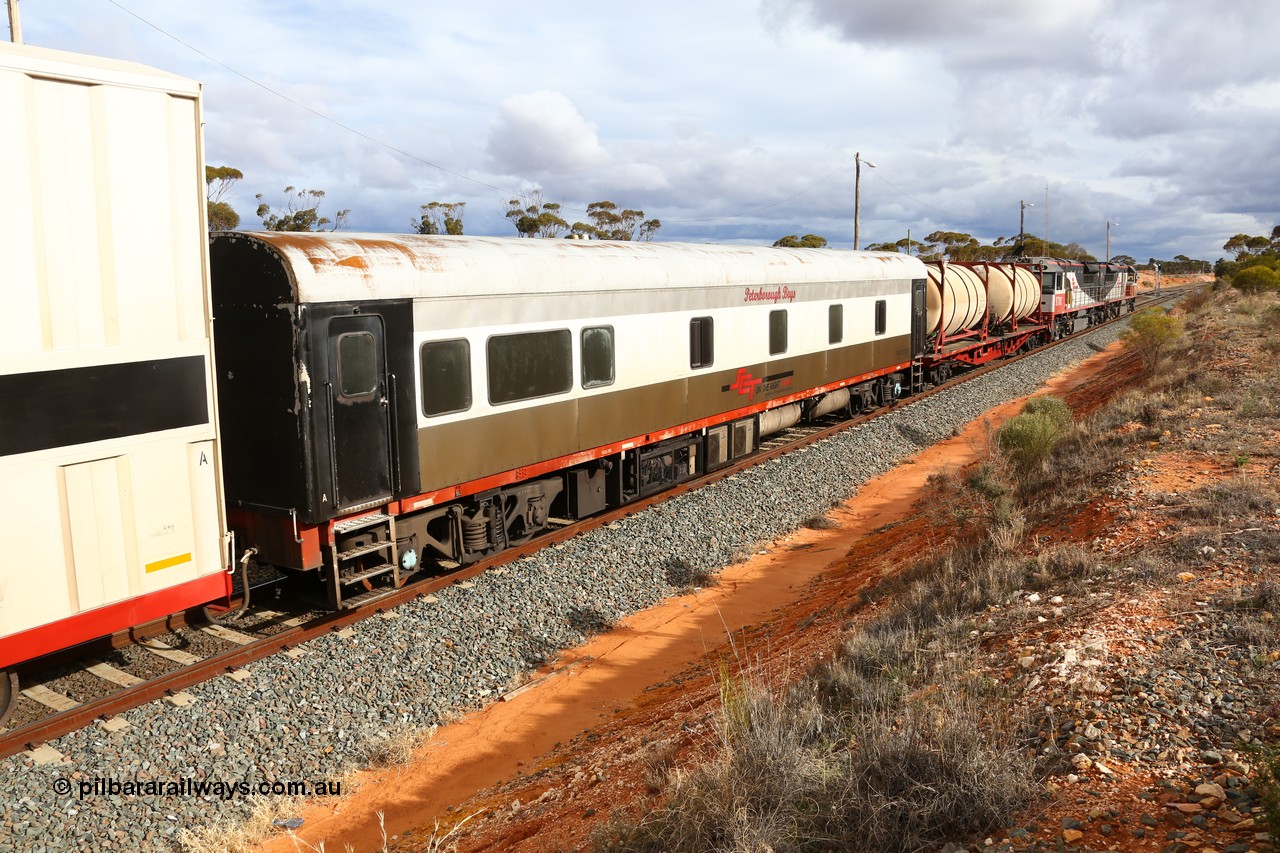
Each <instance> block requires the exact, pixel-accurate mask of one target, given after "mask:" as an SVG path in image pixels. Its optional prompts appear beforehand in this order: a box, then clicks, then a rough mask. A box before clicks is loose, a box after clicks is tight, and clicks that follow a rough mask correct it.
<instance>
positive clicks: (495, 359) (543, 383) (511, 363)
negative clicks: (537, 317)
mask: <svg viewBox="0 0 1280 853" xmlns="http://www.w3.org/2000/svg"><path fill="white" fill-rule="evenodd" d="M488 353H489V402H490V403H494V404H498V403H515V402H517V401H519V400H531V399H533V398H534V397H546V396H548V395H550V394H561V393H564V392H565V391H568V390H569V388H570V387H572V386H573V335H571V334H570V333H569V330H568V329H555V330H553V331H550V332H525V333H523V334H519V335H498V336H496V337H492V338H489V345H488Z"/></svg>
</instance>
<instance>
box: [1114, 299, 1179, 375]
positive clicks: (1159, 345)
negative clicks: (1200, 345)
mask: <svg viewBox="0 0 1280 853" xmlns="http://www.w3.org/2000/svg"><path fill="white" fill-rule="evenodd" d="M1180 337H1182V321H1181V320H1179V319H1178V318H1177V317H1174V316H1172V315H1170V314H1166V313H1165V312H1164V311H1163V310H1161V309H1159V308H1144V309H1142V310H1141V311H1139V312H1138V313H1136V314H1134V315H1133V317H1132V318H1131V319H1130V320H1129V328H1128V329H1126V330H1125V332H1124V334H1123V335H1121V336H1120V339H1121V340H1122V341H1124V342H1125V345H1126V346H1128V347H1130V348H1131V349H1133V350H1134V351H1136V352H1137V353H1138V354H1139V355H1140V356H1141V357H1142V360H1143V362H1145V363H1146V365H1147V367H1148V368H1154V367H1155V366H1156V365H1157V364H1158V363H1159V362H1160V359H1162V358H1163V357H1164V356H1165V355H1166V354H1167V353H1168V352H1169V350H1171V349H1172V348H1173V344H1174V343H1175V342H1176V341H1177V340H1178V338H1180Z"/></svg>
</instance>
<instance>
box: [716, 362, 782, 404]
mask: <svg viewBox="0 0 1280 853" xmlns="http://www.w3.org/2000/svg"><path fill="white" fill-rule="evenodd" d="M794 375H795V371H791V370H788V371H786V372H785V373H775V374H774V375H772V376H766V377H764V378H763V379H757V378H756V377H755V376H753V375H752V373H751V371H750V370H747V369H746V368H745V367H739V368H738V374H737V375H736V376H735V377H734V378H733V384H732V385H721V386H720V391H721V392H722V393H727V392H729V391H737V392H738V396H740V397H746V398H747V401H748V402H752V401H754V400H755V398H756V391H757V390H758V391H759V392H760V396H761V397H764V396H766V395H772V394H776V393H778V392H779V391H782V390H784V389H786V388H790V387H791V385H792V383H793V381H794Z"/></svg>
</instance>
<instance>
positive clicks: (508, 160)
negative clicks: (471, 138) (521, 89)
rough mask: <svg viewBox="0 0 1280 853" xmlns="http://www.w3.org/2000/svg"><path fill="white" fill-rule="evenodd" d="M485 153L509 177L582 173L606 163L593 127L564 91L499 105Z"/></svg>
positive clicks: (515, 98) (518, 97)
mask: <svg viewBox="0 0 1280 853" xmlns="http://www.w3.org/2000/svg"><path fill="white" fill-rule="evenodd" d="M486 150H487V151H488V152H489V157H490V160H491V164H492V165H493V166H494V167H495V168H496V169H497V170H498V171H500V172H504V173H506V174H510V175H534V176H544V175H551V174H559V173H567V174H574V173H581V172H586V171H588V170H590V169H593V168H596V167H597V166H599V165H601V164H602V163H604V162H605V160H606V159H607V154H606V153H605V150H604V148H602V147H601V146H600V139H599V137H598V136H597V135H596V128H595V125H593V124H591V123H590V122H588V121H587V120H586V119H585V118H583V117H582V115H581V114H580V113H579V112H578V109H577V108H576V107H575V106H574V105H573V102H572V101H570V100H569V99H568V98H567V97H566V96H565V95H564V94H563V93H562V92H552V91H548V90H545V89H544V90H541V91H537V92H531V93H528V94H524V95H515V96H513V97H510V98H507V99H506V100H505V101H503V102H502V104H501V106H499V108H498V117H497V119H495V120H494V123H493V126H492V129H491V130H490V131H489V142H488V145H487V146H486Z"/></svg>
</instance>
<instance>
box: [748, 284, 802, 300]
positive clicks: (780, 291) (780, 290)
mask: <svg viewBox="0 0 1280 853" xmlns="http://www.w3.org/2000/svg"><path fill="white" fill-rule="evenodd" d="M795 298H796V292H795V291H794V290H792V289H791V288H789V287H787V286H786V285H783V286H782V287H774V288H768V289H766V288H763V287H748V288H746V295H745V296H744V297H743V299H742V301H743V302H772V303H774V304H775V305H776V304H777V303H779V302H794V301H795Z"/></svg>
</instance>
